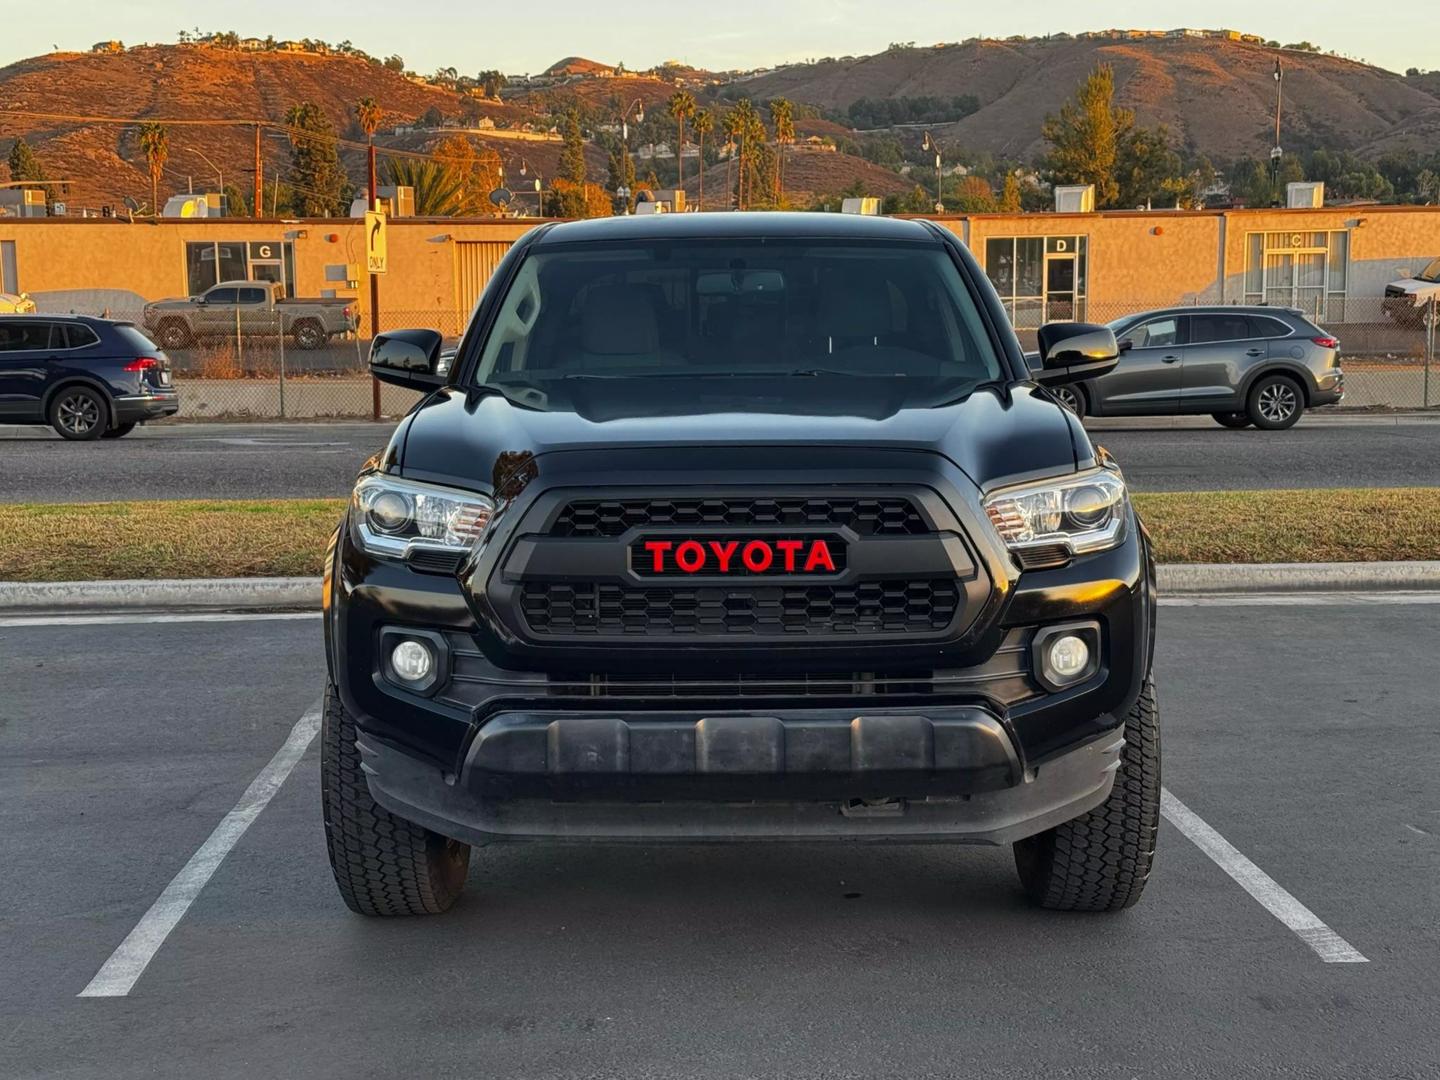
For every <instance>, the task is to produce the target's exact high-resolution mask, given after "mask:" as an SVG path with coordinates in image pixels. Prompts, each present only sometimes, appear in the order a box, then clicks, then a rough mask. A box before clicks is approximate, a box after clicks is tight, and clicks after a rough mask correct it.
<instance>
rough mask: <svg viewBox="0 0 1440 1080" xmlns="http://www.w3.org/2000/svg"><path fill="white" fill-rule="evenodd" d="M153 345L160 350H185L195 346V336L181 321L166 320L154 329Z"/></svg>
mask: <svg viewBox="0 0 1440 1080" xmlns="http://www.w3.org/2000/svg"><path fill="white" fill-rule="evenodd" d="M155 343H156V344H157V345H159V346H160V347H161V348H162V349H185V348H189V347H190V346H191V345H193V344H195V335H194V334H193V333H191V332H190V328H189V327H188V326H186V325H185V323H184V321H183V320H181V319H166V320H165V321H164V322H162V323H161V324H160V325H159V326H158V327H156V329H155Z"/></svg>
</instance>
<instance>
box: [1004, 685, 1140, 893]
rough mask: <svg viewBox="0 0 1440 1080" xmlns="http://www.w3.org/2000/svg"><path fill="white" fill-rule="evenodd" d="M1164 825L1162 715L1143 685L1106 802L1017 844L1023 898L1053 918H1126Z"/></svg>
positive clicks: (1127, 729)
mask: <svg viewBox="0 0 1440 1080" xmlns="http://www.w3.org/2000/svg"><path fill="white" fill-rule="evenodd" d="M1159 825H1160V710H1159V707H1158V706H1157V705H1156V704H1155V686H1154V684H1153V683H1152V682H1150V681H1149V680H1146V682H1145V687H1144V689H1143V690H1142V691H1141V692H1140V697H1139V699H1138V700H1137V701H1136V702H1135V707H1134V708H1133V709H1131V710H1130V712H1129V714H1128V715H1127V716H1126V717H1125V749H1124V750H1123V751H1122V752H1121V757H1120V771H1119V773H1118V774H1117V775H1116V777H1115V786H1114V787H1113V788H1112V789H1111V791H1110V795H1109V797H1108V798H1107V799H1106V800H1105V801H1104V802H1103V803H1101V804H1100V805H1099V806H1097V807H1096V808H1095V809H1094V810H1091V811H1089V812H1088V813H1085V814H1081V815H1080V816H1079V817H1077V818H1073V819H1072V820H1070V821H1067V822H1065V823H1064V824H1061V825H1057V826H1055V828H1053V829H1047V830H1046V831H1045V832H1043V833H1040V834H1039V835H1037V836H1031V837H1028V838H1027V839H1024V840H1021V841H1019V842H1018V843H1017V844H1016V845H1015V868H1016V869H1017V870H1018V871H1019V872H1020V882H1021V884H1022V885H1023V886H1024V887H1025V892H1026V894H1027V895H1028V896H1029V897H1030V899H1031V900H1032V901H1034V902H1035V903H1036V904H1038V905H1039V906H1040V907H1043V908H1049V909H1050V910H1051V911H1121V910H1123V909H1124V908H1128V907H1130V906H1131V905H1132V904H1134V903H1136V902H1137V901H1138V900H1139V899H1140V894H1141V893H1142V892H1144V890H1145V882H1146V880H1147V879H1148V878H1149V877H1150V865H1151V863H1152V862H1153V861H1154V858H1155V835H1156V832H1157V831H1158V828H1159Z"/></svg>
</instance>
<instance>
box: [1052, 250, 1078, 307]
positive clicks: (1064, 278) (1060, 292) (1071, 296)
mask: <svg viewBox="0 0 1440 1080" xmlns="http://www.w3.org/2000/svg"><path fill="white" fill-rule="evenodd" d="M1075 262H1076V258H1075V255H1074V254H1073V253H1066V254H1063V255H1050V254H1047V255H1046V256H1045V321H1046V322H1069V321H1071V320H1073V319H1074V318H1075V281H1076V273H1075V270H1076V267H1075Z"/></svg>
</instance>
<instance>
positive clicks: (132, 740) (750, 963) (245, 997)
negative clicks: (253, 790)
mask: <svg viewBox="0 0 1440 1080" xmlns="http://www.w3.org/2000/svg"><path fill="white" fill-rule="evenodd" d="M1437 629H1440V605H1436V604H1426V603H1418V604H1411V603H1403V602H1402V603H1383V602H1372V603H1333V604H1328V605H1325V606H1288V605H1271V604H1266V603H1263V602H1258V601H1257V602H1254V603H1251V602H1245V603H1242V604H1238V605H1237V604H1230V603H1227V604H1224V605H1207V606H1178V605H1177V606H1167V607H1166V608H1165V609H1164V611H1163V612H1162V630H1161V636H1160V656H1159V659H1158V677H1159V685H1160V690H1161V695H1162V696H1161V703H1162V710H1163V715H1164V723H1165V740H1166V746H1165V770H1166V786H1167V788H1168V789H1169V790H1170V791H1171V792H1172V793H1173V796H1174V797H1175V798H1176V799H1178V800H1180V801H1181V802H1183V804H1184V805H1185V806H1186V807H1188V808H1189V810H1190V811H1192V812H1193V813H1194V814H1195V815H1197V816H1198V818H1200V819H1202V820H1203V822H1205V823H1208V825H1209V826H1210V827H1211V828H1213V829H1214V830H1215V831H1216V832H1217V833H1218V834H1220V835H1221V836H1222V837H1223V838H1224V839H1225V840H1226V841H1228V842H1229V844H1232V845H1233V846H1234V848H1235V849H1238V851H1239V852H1241V853H1243V855H1244V856H1246V857H1248V858H1249V859H1250V860H1253V863H1254V865H1255V866H1256V867H1258V868H1259V870H1261V871H1263V872H1264V873H1265V874H1266V875H1268V877H1269V879H1270V880H1271V881H1272V882H1273V883H1274V884H1275V885H1276V886H1277V887H1279V888H1282V889H1283V890H1287V891H1288V894H1289V895H1291V896H1292V897H1293V898H1294V899H1295V900H1296V901H1297V902H1299V903H1301V904H1303V905H1305V907H1306V908H1308V909H1309V911H1310V912H1312V913H1313V915H1314V916H1315V917H1316V918H1318V919H1320V920H1323V922H1324V923H1325V924H1326V925H1327V926H1328V927H1329V928H1331V929H1332V930H1333V932H1334V933H1335V934H1336V935H1337V936H1338V937H1339V938H1340V939H1342V940H1343V941H1344V942H1345V943H1347V944H1348V945H1350V946H1351V947H1353V949H1355V950H1357V951H1358V952H1359V953H1361V954H1363V956H1364V957H1365V958H1366V959H1367V960H1368V961H1369V962H1368V963H1326V962H1324V959H1323V958H1322V956H1321V955H1320V954H1319V953H1317V951H1316V950H1314V949H1313V948H1312V947H1311V946H1310V945H1308V944H1307V943H1306V942H1305V941H1304V940H1302V938H1301V937H1300V936H1297V935H1296V934H1295V933H1294V932H1292V930H1291V929H1289V928H1287V926H1286V925H1285V924H1284V923H1283V922H1282V921H1281V920H1279V919H1277V918H1276V917H1275V916H1274V915H1273V914H1271V912H1270V911H1268V910H1267V909H1266V908H1265V907H1263V906H1262V905H1261V904H1260V903H1257V902H1256V900H1255V899H1253V898H1252V896H1251V895H1250V894H1249V893H1247V892H1246V891H1244V890H1243V889H1242V888H1241V887H1240V886H1239V885H1238V884H1236V882H1235V881H1234V880H1232V878H1231V877H1230V876H1228V875H1227V874H1226V873H1225V872H1224V871H1223V870H1222V869H1221V868H1220V866H1219V865H1217V863H1216V862H1215V861H1213V860H1212V858H1211V856H1210V855H1207V854H1206V853H1205V852H1204V851H1202V850H1201V848H1200V847H1198V846H1196V844H1194V843H1192V842H1191V841H1190V840H1189V839H1187V838H1186V836H1185V835H1183V834H1182V832H1181V831H1180V830H1179V829H1177V828H1176V827H1175V825H1174V824H1172V823H1170V822H1167V823H1166V824H1165V825H1164V826H1163V827H1162V834H1161V849H1160V854H1159V857H1158V865H1157V871H1156V876H1155V878H1154V879H1153V881H1152V884H1151V887H1150V889H1149V891H1148V892H1147V894H1146V897H1145V899H1144V901H1143V902H1142V904H1141V905H1140V906H1139V907H1137V908H1135V909H1134V910H1132V911H1131V912H1128V913H1125V914H1122V915H1119V916H1112V917H1104V916H1100V917H1090V916H1068V917H1067V916H1059V915H1055V914H1050V913H1043V912H1038V911H1034V910H1031V909H1029V908H1027V907H1026V906H1024V904H1023V902H1022V899H1021V896H1020V892H1019V888H1018V885H1017V883H1016V881H1015V878H1014V873H1013V869H1012V867H1011V864H1010V856H1009V852H1008V851H1004V850H995V849H955V848H950V847H889V848H882V847H842V846H836V847H827V846H820V845H808V846H807V845H781V846H774V847H765V846H745V847H719V848H711V847H561V846H550V845H543V846H525V847H495V848H489V849H486V850H485V851H483V852H481V853H478V858H477V859H476V860H475V863H474V864H473V865H472V871H471V882H470V888H471V891H470V892H469V893H468V894H467V896H466V898H465V899H464V900H463V901H462V902H461V904H460V906H459V907H457V909H456V910H455V911H454V912H452V913H451V914H450V915H448V916H444V917H441V918H438V919H429V920H416V921H390V922H380V921H369V920H363V919H360V918H357V917H355V916H352V915H350V914H349V913H348V912H346V911H345V909H344V908H343V906H342V905H341V903H340V901H339V898H338V896H337V895H336V894H335V892H334V889H333V886H332V885H331V882H330V880H329V871H328V868H327V866H326V864H325V850H324V844H323V837H322V833H321V827H320V822H319V806H318V802H319V797H318V775H317V772H318V747H317V746H315V745H313V744H312V745H310V747H309V750H308V752H307V753H306V754H305V756H304V757H303V758H302V759H301V760H300V762H299V764H298V766H297V767H296V769H295V772H294V774H293V775H292V776H290V778H289V780H288V781H287V782H286V783H284V785H283V786H281V787H280V788H279V789H278V792H277V793H276V794H275V797H274V799H273V801H271V802H269V804H268V806H266V807H265V808H264V810H263V812H261V813H259V814H258V816H256V817H255V818H254V821H253V824H252V825H251V826H250V828H249V830H248V831H247V832H245V833H244V835H243V836H241V837H240V838H239V840H238V842H237V843H236V844H235V846H234V848H233V850H232V851H231V852H230V853H229V855H228V857H227V858H225V859H224V861H223V862H221V863H219V865H218V867H217V868H215V870H214V874H213V876H211V877H209V879H208V882H207V883H206V884H205V886H204V888H203V890H202V891H200V892H199V894H198V896H197V897H196V899H195V902H194V904H193V905H192V906H191V907H190V908H189V910H188V912H186V913H185V915H184V918H183V919H181V920H179V922H178V923H177V924H176V925H175V927H174V929H173V931H172V932H171V933H170V934H169V935H168V937H166V938H165V939H164V940H163V942H162V943H159V945H158V949H156V950H155V951H154V956H153V960H152V961H151V962H150V964H149V967H148V968H147V969H146V970H145V971H144V973H143V974H142V975H141V976H140V977H139V979H138V981H137V982H136V983H135V985H134V988H133V990H132V991H131V992H130V993H129V994H128V995H127V996H123V997H111V998H80V997H77V995H78V994H79V993H80V992H81V990H82V989H83V988H84V987H85V986H86V985H87V983H88V982H89V981H90V980H91V979H92V977H93V976H95V974H96V972H97V971H99V970H101V967H102V965H103V964H104V963H105V961H106V960H107V958H108V957H109V956H110V955H111V954H112V953H113V952H114V950H115V949H116V948H117V946H119V945H120V944H121V942H122V941H124V940H125V938H126V935H127V934H129V933H130V932H131V931H132V929H133V928H134V927H135V926H136V924H137V923H138V922H140V921H141V919H142V917H143V916H144V915H145V913H146V911H147V910H148V909H149V908H150V907H151V905H152V904H153V903H154V902H155V901H156V898H157V897H159V896H160V895H161V894H162V891H163V890H164V889H165V888H166V886H167V883H169V882H171V880H172V879H173V878H174V877H175V875H176V874H177V872H178V871H180V870H181V868H182V867H184V866H185V865H186V863H187V860H189V859H191V857H192V855H193V854H194V853H195V852H196V851H197V849H199V848H200V847H201V845H202V844H204V843H205V841H206V838H207V837H209V836H210V835H211V834H212V830H215V828H216V826H217V824H218V823H220V822H221V821H222V820H224V819H225V817H226V815H227V813H229V812H230V811H231V810H232V808H234V807H235V806H236V804H237V802H239V801H240V800H241V799H242V795H243V793H244V792H245V791H246V789H247V786H249V785H251V783H252V781H253V780H255V778H256V777H257V775H259V774H261V773H262V771H263V770H264V769H265V768H266V767H267V763H269V762H271V760H272V756H273V755H275V753H276V751H277V750H278V749H279V748H280V747H281V746H282V745H283V744H284V743H285V742H286V739H287V737H289V736H290V734H291V733H292V731H294V729H295V725H296V724H297V721H301V718H302V717H303V716H304V715H305V714H306V712H307V710H308V709H310V707H311V706H312V705H313V703H314V700H315V698H316V697H317V695H318V690H319V684H320V680H321V679H322V668H321V660H320V657H319V651H318V648H317V637H318V632H319V627H318V624H317V622H316V621H315V620H314V619H307V618H300V619H295V618H290V619H277V620H251V621H243V622H192V623H183V624H172V623H148V624H138V625H137V624H110V625H71V624H59V625H49V626H22V625H9V626H3V627H0V682H3V684H4V685H5V686H6V688H7V690H6V693H5V695H4V698H3V704H0V826H3V828H0V865H4V866H5V867H6V868H7V872H6V874H5V875H4V876H3V879H0V900H3V905H4V907H3V910H0V926H3V927H4V929H5V932H4V933H3V934H0V970H4V971H6V972H7V975H8V977H7V978H5V979H3V980H0V1075H3V1076H6V1077H9V1076H52V1075H53V1076H66V1077H89V1076H106V1077H114V1076H132V1075H153V1074H157V1073H158V1074H165V1075H187V1076H199V1075H204V1076H207V1077H229V1076H235V1077H241V1076H244V1077H254V1076H331V1075H352V1076H353V1075H376V1076H381V1075H384V1076H390V1075H407V1076H411V1075H416V1076H433V1077H443V1076H475V1075H500V1076H507V1075H508V1076H526V1077H546V1076H562V1075H572V1076H573V1075H586V1076H607V1077H608V1076H613V1077H626V1078H635V1077H657V1078H658V1077H664V1078H674V1077H686V1076H738V1075H786V1076H805V1077H809V1076H830V1077H846V1076H866V1077H873V1076H897V1077H899V1076H903V1077H907V1078H909V1077H928V1076H937V1077H938V1076H955V1075H970V1074H981V1073H983V1074H984V1075H987V1076H1000V1077H1006V1076H1014V1077H1020V1076H1027V1077H1028V1076H1037V1075H1056V1076H1060V1075H1064V1076H1071V1077H1091V1076H1094V1077H1110V1076H1147V1077H1152V1076H1177V1077H1179V1076H1184V1077H1235V1076H1252V1075H1253V1076H1276V1075H1294V1076H1304V1075H1309V1074H1311V1073H1316V1072H1319V1071H1322V1070H1323V1071H1324V1072H1325V1073H1326V1074H1327V1075H1349V1076H1424V1075H1429V1073H1428V1072H1427V1070H1431V1069H1433V1063H1434V1061H1435V1060H1436V1056H1437V1052H1440V1035H1437V1033H1436V1031H1435V1028H1434V1024H1433V1022H1432V1018H1431V1016H1430V1013H1431V1012H1432V1011H1433V1003H1434V1001H1435V1000H1436V999H1437V996H1440V972H1437V965H1436V964H1435V957H1436V954H1437V949H1440V926H1437V923H1436V920H1435V917H1434V901H1435V897H1436V895H1437V891H1440V838H1437V834H1440V801H1437V789H1436V785H1435V783H1434V779H1433V767H1432V762H1433V743H1434V737H1435V723H1436V713H1435V704H1434V702H1435V699H1436V691H1437V689H1440V687H1437V684H1436V676H1435V673H1434V664H1433V658H1432V656H1431V655H1430V652H1429V648H1428V646H1427V644H1426V642H1427V641H1433V640H1434V638H1435V633H1436V630H1437Z"/></svg>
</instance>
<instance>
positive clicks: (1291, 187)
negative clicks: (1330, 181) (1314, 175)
mask: <svg viewBox="0 0 1440 1080" xmlns="http://www.w3.org/2000/svg"><path fill="white" fill-rule="evenodd" d="M1285 205H1286V206H1287V207H1289V208H1290V209H1291V210H1318V209H1319V208H1320V207H1322V206H1324V205H1325V184H1324V181H1321V180H1302V181H1297V182H1296V183H1293V184H1286V185H1285Z"/></svg>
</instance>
